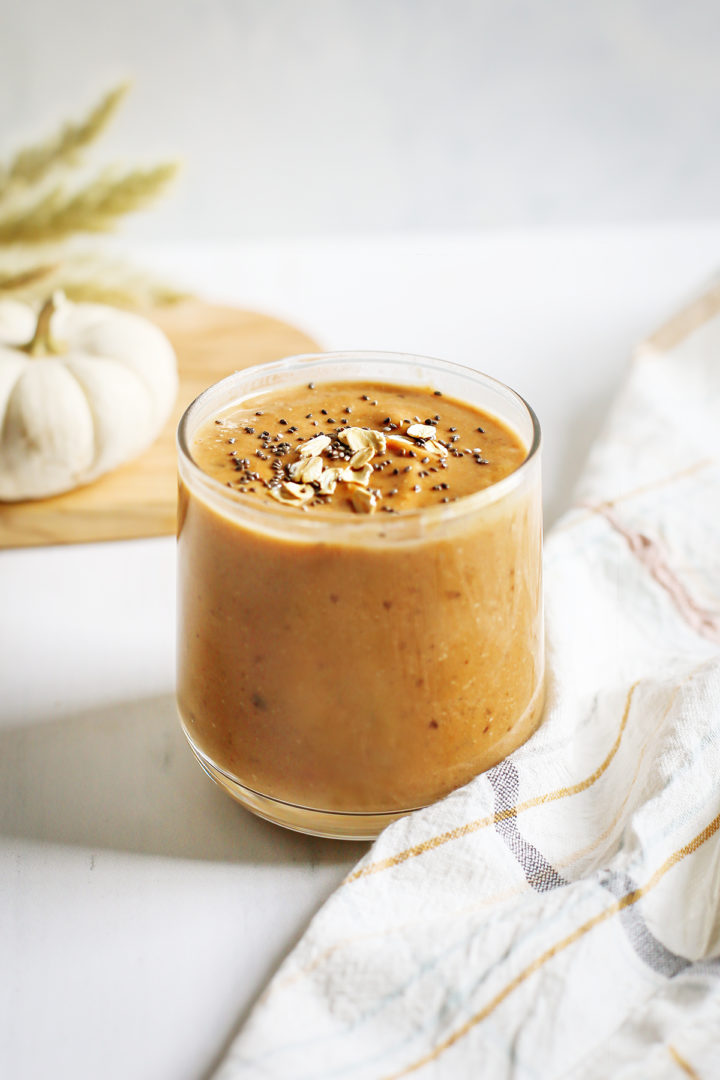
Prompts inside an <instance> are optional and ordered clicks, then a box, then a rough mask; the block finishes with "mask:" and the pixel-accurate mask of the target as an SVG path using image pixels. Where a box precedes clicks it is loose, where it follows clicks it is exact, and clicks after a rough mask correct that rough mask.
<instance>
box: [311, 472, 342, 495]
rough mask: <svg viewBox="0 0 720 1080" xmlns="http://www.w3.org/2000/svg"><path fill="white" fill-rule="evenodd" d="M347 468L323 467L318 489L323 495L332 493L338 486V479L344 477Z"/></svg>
mask: <svg viewBox="0 0 720 1080" xmlns="http://www.w3.org/2000/svg"><path fill="white" fill-rule="evenodd" d="M345 471H346V470H345V469H323V471H322V474H321V476H320V479H319V480H318V489H319V491H320V494H321V495H332V494H333V492H334V491H335V488H336V487H337V482H338V480H340V479H342V476H343V473H344V472H345Z"/></svg>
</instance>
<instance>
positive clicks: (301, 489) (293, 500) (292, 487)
mask: <svg viewBox="0 0 720 1080" xmlns="http://www.w3.org/2000/svg"><path fill="white" fill-rule="evenodd" d="M268 492H269V494H270V495H271V496H272V498H273V499H275V500H276V502H280V503H283V504H284V505H285V506H302V505H303V503H306V502H309V501H310V499H312V498H313V497H314V495H315V488H314V487H312V485H311V484H294V483H293V482H292V481H291V480H284V481H283V483H282V484H281V485H280V487H271V488H268Z"/></svg>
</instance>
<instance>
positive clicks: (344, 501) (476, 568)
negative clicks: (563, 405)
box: [178, 358, 543, 836]
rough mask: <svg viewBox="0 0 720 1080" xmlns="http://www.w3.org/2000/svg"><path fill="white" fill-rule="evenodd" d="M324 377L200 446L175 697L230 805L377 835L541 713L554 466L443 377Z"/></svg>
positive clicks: (281, 392) (256, 409)
mask: <svg viewBox="0 0 720 1080" xmlns="http://www.w3.org/2000/svg"><path fill="white" fill-rule="evenodd" d="M317 359H318V360H321V359H322V358H317ZM448 366H449V367H452V366H453V365H448ZM320 367H322V365H320ZM258 370H259V369H258ZM460 370H463V369H460ZM244 374H246V373H240V374H239V375H238V376H233V377H231V379H235V380H238V381H239V382H241V381H242V379H243V375H244ZM331 374H332V367H331V365H330V364H328V365H327V371H325V372H323V371H320V372H319V375H318V377H316V378H314V379H310V380H308V381H303V382H300V381H294V382H292V381H290V377H286V379H285V380H284V381H282V380H281V381H279V382H278V385H276V386H273V387H272V388H271V389H269V390H267V389H266V390H264V391H261V392H257V390H253V391H252V392H251V393H248V394H247V396H246V397H243V396H240V397H238V396H237V395H235V396H234V398H233V400H232V401H231V402H229V403H228V404H226V405H224V406H221V407H219V408H217V409H215V410H213V409H212V408H211V406H212V402H209V403H208V404H207V405H206V407H205V410H204V412H205V414H206V415H204V416H201V417H199V418H197V417H196V418H195V423H194V425H193V430H192V431H188V432H187V433H186V438H187V441H186V447H185V454H186V461H185V462H183V453H182V452H181V470H180V471H181V480H180V515H179V520H180V528H179V565H180V575H179V603H180V614H179V625H180V634H179V659H178V703H179V709H180V713H181V717H182V721H183V725H184V727H185V731H186V734H187V736H188V738H189V740H190V743H191V746H192V747H193V749H194V751H195V753H196V754H197V756H198V757H199V759H200V761H201V763H202V764H203V766H204V767H205V768H206V770H207V771H208V772H209V773H210V775H211V776H213V778H214V779H216V780H217V781H218V782H219V783H221V784H222V785H223V786H224V787H225V788H226V789H227V790H228V791H229V792H230V793H231V794H232V795H234V797H236V798H238V799H240V801H242V802H245V803H246V804H247V805H249V806H250V807H251V808H252V809H254V810H255V811H256V812H258V813H260V814H262V815H264V816H267V817H270V818H271V819H273V820H276V821H279V822H281V823H282V824H287V825H290V826H291V827H295V828H301V829H305V830H307V831H313V832H320V833H324V834H332V835H358V836H367V835H371V834H372V833H374V832H377V831H378V830H379V828H380V827H381V825H382V824H385V823H386V821H387V820H389V819H391V818H392V816H397V815H398V814H400V813H402V812H405V811H408V810H410V809H413V808H415V807H419V806H423V805H426V804H427V803H429V802H432V801H435V800H436V799H438V798H440V797H441V796H443V795H445V794H447V793H448V792H449V791H451V790H452V789H453V788H455V787H457V786H459V785H461V784H463V783H466V782H467V781H468V780H470V779H471V778H472V777H473V776H475V775H476V774H477V773H478V772H480V771H482V770H484V769H487V768H488V767H490V766H491V765H493V764H495V763H496V762H498V761H499V760H501V759H502V758H503V757H504V756H506V755H507V754H508V753H509V752H510V751H511V750H513V749H515V748H516V747H517V746H518V745H520V744H521V743H522V742H524V741H525V740H526V739H527V738H528V736H529V735H530V734H531V733H532V731H533V730H534V729H535V727H536V726H537V724H538V722H539V719H540V715H541V710H542V704H543V690H542V687H543V649H542V613H541V612H542V605H541V583H540V572H541V569H540V557H541V512H540V501H539V463H538V462H535V463H531V462H530V460H529V450H530V447H529V445H528V444H527V443H526V442H525V441H524V439H523V438H522V437H521V436H520V434H518V433H517V432H516V431H515V430H513V428H512V427H511V426H510V425H509V424H508V423H506V422H504V420H502V419H501V418H499V417H498V416H497V415H493V414H491V413H490V412H488V411H485V410H483V409H482V408H480V407H478V406H477V405H476V404H473V403H471V402H470V401H465V400H459V399H457V398H455V397H453V396H452V395H451V394H450V393H448V392H447V391H446V390H440V389H438V387H437V385H435V384H428V385H425V384H423V385H417V386H416V385H403V384H402V383H399V382H389V381H380V380H379V379H378V380H377V381H375V380H372V379H369V378H366V379H364V380H363V381H362V382H360V381H351V380H348V379H347V378H343V379H337V380H333V379H332V378H330V377H328V375H331ZM468 374H470V373H468ZM472 377H474V378H476V379H477V378H479V377H478V376H474V373H472ZM296 380H297V376H296ZM226 382H230V380H226ZM219 385H220V386H222V384H219ZM495 385H499V384H495ZM214 389H216V390H217V388H214ZM502 389H504V388H502ZM209 393H210V392H209ZM508 393H511V392H509V391H508ZM517 400H518V401H519V400H520V399H517ZM198 401H202V398H201V399H198ZM196 405H197V403H196ZM194 407H195V406H193V407H191V408H194ZM181 443H182V440H181ZM528 472H532V473H533V474H534V475H533V476H528V475H527V474H528ZM531 481H532V482H531Z"/></svg>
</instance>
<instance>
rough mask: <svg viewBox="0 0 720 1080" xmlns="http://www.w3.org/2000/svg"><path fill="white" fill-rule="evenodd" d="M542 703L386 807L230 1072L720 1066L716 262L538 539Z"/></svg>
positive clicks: (652, 345)
mask: <svg viewBox="0 0 720 1080" xmlns="http://www.w3.org/2000/svg"><path fill="white" fill-rule="evenodd" d="M545 583H546V613H547V645H548V664H549V686H548V704H547V711H546V718H545V721H544V723H543V724H542V726H541V728H540V729H539V731H538V732H537V734H536V735H534V736H533V738H532V739H531V740H530V741H529V742H528V743H527V744H526V745H525V746H523V747H522V748H521V749H520V750H518V751H517V752H516V753H514V754H513V755H512V756H511V757H510V758H509V759H507V760H506V761H504V762H502V763H501V764H499V765H497V766H496V767H495V768H493V769H491V770H490V771H489V772H487V773H484V774H483V775H481V776H479V777H477V778H476V779H475V780H473V781H472V782H471V783H470V784H468V785H467V786H466V787H464V788H461V789H460V790H459V791H456V792H454V793H453V794H452V795H450V796H449V797H448V798H446V799H444V800H443V801H442V802H440V803H437V804H436V805H434V806H431V807H428V808H427V809H425V810H422V811H418V812H416V813H414V814H412V815H410V816H409V817H407V818H404V819H403V820H401V821H398V822H397V823H396V824H394V825H392V826H390V827H389V828H388V829H387V830H386V831H385V832H384V833H383V834H382V835H381V836H380V837H379V838H378V840H377V841H376V843H375V844H374V845H373V847H372V849H371V851H370V852H369V854H368V855H367V856H366V857H365V858H364V859H363V860H362V861H361V862H360V863H359V864H358V866H357V867H356V869H355V870H354V871H353V872H352V873H351V874H350V875H349V876H348V877H347V879H346V880H345V882H344V883H343V884H342V886H341V887H340V888H339V889H338V891H337V892H336V893H335V894H334V895H333V896H332V897H331V898H330V900H329V901H328V902H327V903H326V904H325V905H324V907H323V908H322V909H321V910H320V912H319V913H318V915H317V916H316V917H315V919H314V920H313V922H312V923H311V925H310V927H309V929H308V930H307V932H306V933H305V935H304V937H303V939H302V940H301V942H300V944H299V945H298V946H297V947H296V948H295V949H294V951H293V952H292V953H291V954H290V956H289V957H288V958H287V959H286V960H285V962H284V963H283V965H282V967H281V968H280V970H279V971H278V973H277V974H276V976H275V977H274V979H273V980H272V982H271V983H270V985H269V987H268V988H267V990H266V992H265V994H264V995H263V997H262V998H261V1000H260V1001H259V1002H258V1004H257V1006H256V1007H255V1009H254V1011H253V1012H252V1014H251V1016H250V1019H249V1021H248V1022H247V1023H246V1025H245V1027H244V1029H243V1030H242V1031H241V1033H240V1034H239V1036H238V1037H237V1039H236V1040H235V1042H234V1044H233V1045H232V1047H231V1049H230V1052H229V1054H228V1056H227V1058H226V1060H225V1061H224V1063H223V1065H222V1066H221V1068H220V1070H219V1072H218V1074H217V1076H218V1080H241V1078H242V1080H245V1078H261V1077H262V1078H264V1080H310V1078H312V1080H330V1078H336V1077H337V1078H339V1077H342V1078H348V1080H391V1078H399V1077H405V1076H411V1075H412V1076H417V1077H418V1078H424V1077H432V1078H434V1080H435V1078H448V1080H463V1078H465V1077H468V1078H470V1077H472V1078H480V1077H482V1078H491V1080H494V1078H513V1080H516V1078H517V1080H521V1078H522V1080H526V1078H527V1080H531V1078H532V1080H538V1078H542V1080H547V1078H554V1077H564V1078H565V1077H567V1078H570V1077H572V1078H580V1077H582V1078H583V1080H590V1078H598V1080H600V1078H603V1080H605V1078H608V1077H612V1078H613V1080H618V1078H623V1080H624V1078H627V1080H629V1078H636V1077H637V1078H643V1080H651V1078H654V1077H675V1078H677V1077H679V1076H682V1075H683V1074H685V1075H689V1076H698V1077H703V1078H704V1080H711V1078H714V1077H720V287H718V288H714V289H712V290H711V291H710V292H708V293H707V294H705V295H704V296H703V297H701V298H700V300H698V301H696V302H695V303H694V304H692V305H691V306H690V307H689V308H687V309H686V310H685V311H683V312H681V313H680V315H679V316H676V317H675V318H674V319H673V320H671V322H670V323H668V324H667V325H666V326H665V327H663V328H662V330H661V331H659V332H658V333H657V334H656V335H655V336H654V337H653V338H652V339H650V340H649V341H648V342H646V343H645V344H644V345H643V346H642V347H641V348H640V349H639V350H638V351H637V353H636V356H635V358H634V360H633V363H632V366H631V370H630V372H629V376H628V379H627V382H626V385H625V387H624V389H623V391H622V393H621V394H620V396H619V398H618V400H617V402H616V404H615V406H614V408H613V409H612V411H611V414H610V416H609V418H608V420H607V423H606V425H605V429H604V431H603V433H602V435H601V437H600V438H599V439H598V441H597V443H596V445H595V447H594V449H593V452H592V454H591V456H590V460H589V462H588V465H587V468H586V470H585V473H584V476H583V479H582V482H581V484H580V486H579V490H578V493H577V499H576V501H575V505H574V508H573V509H572V510H570V511H569V512H568V513H567V514H566V515H565V516H564V517H563V518H562V519H561V521H560V522H559V523H558V524H557V525H556V527H555V528H554V529H553V531H552V533H551V535H550V536H549V538H548V540H547V543H546V549H545Z"/></svg>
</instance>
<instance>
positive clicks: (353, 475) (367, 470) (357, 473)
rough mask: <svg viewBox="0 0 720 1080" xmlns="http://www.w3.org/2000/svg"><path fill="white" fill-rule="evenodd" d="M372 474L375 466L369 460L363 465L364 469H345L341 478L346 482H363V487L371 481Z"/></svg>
mask: <svg viewBox="0 0 720 1080" xmlns="http://www.w3.org/2000/svg"><path fill="white" fill-rule="evenodd" d="M372 474H373V467H372V465H370V463H369V462H368V463H367V464H365V465H363V467H362V469H352V468H349V469H344V470H343V474H342V476H341V477H340V479H341V480H344V481H345V483H346V484H362V486H363V487H367V485H368V484H369V483H370V479H371V477H372Z"/></svg>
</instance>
